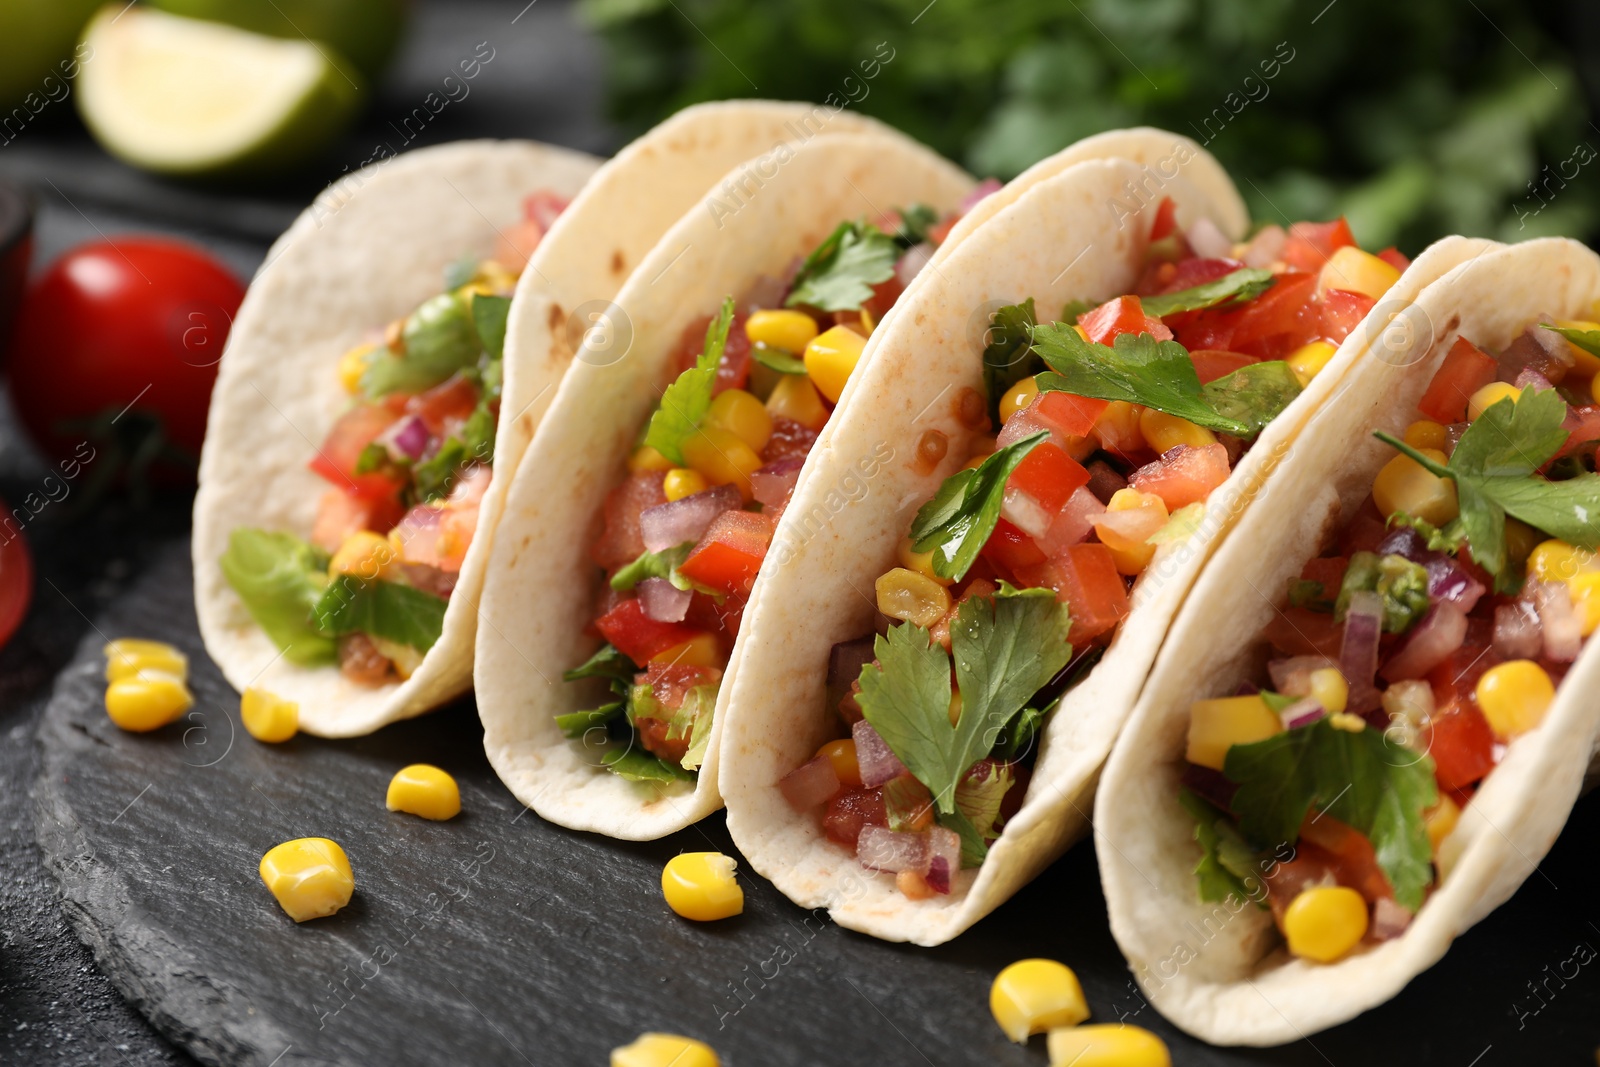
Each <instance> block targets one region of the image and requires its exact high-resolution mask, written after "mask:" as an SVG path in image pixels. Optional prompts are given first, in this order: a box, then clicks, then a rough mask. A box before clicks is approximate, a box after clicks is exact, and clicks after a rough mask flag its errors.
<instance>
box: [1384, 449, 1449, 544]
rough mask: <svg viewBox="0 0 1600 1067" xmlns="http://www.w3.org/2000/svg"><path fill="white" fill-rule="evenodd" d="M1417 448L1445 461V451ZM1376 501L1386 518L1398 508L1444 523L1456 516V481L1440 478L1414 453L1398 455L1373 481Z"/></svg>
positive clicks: (1410, 513)
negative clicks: (1415, 456) (1421, 462)
mask: <svg viewBox="0 0 1600 1067" xmlns="http://www.w3.org/2000/svg"><path fill="white" fill-rule="evenodd" d="M1417 451H1419V452H1421V453H1422V454H1423V455H1425V456H1427V457H1428V458H1429V459H1431V460H1433V461H1434V462H1435V463H1444V462H1445V454H1444V453H1443V452H1439V451H1436V450H1434V449H1431V448H1419V449H1417ZM1372 502H1373V503H1374V504H1376V505H1377V506H1378V510H1379V511H1381V512H1382V513H1383V516H1384V518H1388V517H1389V516H1391V515H1393V514H1394V513H1395V512H1397V511H1403V512H1405V513H1406V514H1407V515H1411V516H1414V517H1416V518H1419V519H1423V520H1425V521H1427V522H1431V523H1433V525H1435V526H1443V525H1444V524H1445V523H1447V522H1449V521H1450V520H1451V519H1453V518H1455V517H1456V513H1457V510H1458V507H1457V504H1456V483H1455V482H1453V481H1451V480H1450V479H1448V478H1440V477H1439V476H1438V475H1436V474H1434V473H1433V472H1432V471H1430V470H1428V469H1426V468H1425V467H1423V466H1422V464H1420V463H1418V462H1417V461H1416V460H1414V459H1412V458H1411V457H1410V456H1396V457H1394V458H1393V459H1391V460H1390V461H1389V462H1388V463H1386V464H1384V466H1383V469H1382V470H1380V471H1379V472H1378V476H1377V477H1376V478H1374V479H1373V480H1372Z"/></svg>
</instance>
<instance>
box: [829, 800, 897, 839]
mask: <svg viewBox="0 0 1600 1067" xmlns="http://www.w3.org/2000/svg"><path fill="white" fill-rule="evenodd" d="M888 821H889V815H888V812H887V811H886V810H885V808H884V803H883V790H882V789H846V790H844V791H842V792H840V793H839V794H838V795H837V796H835V797H834V798H833V799H832V800H830V801H828V810H827V811H826V812H825V813H824V814H823V816H822V829H823V832H824V833H826V834H827V835H828V840H830V841H836V842H838V843H839V844H841V845H848V846H850V847H851V848H855V847H856V840H857V839H858V838H859V837H860V836H861V828H862V827H864V826H883V825H885V824H887V823H888Z"/></svg>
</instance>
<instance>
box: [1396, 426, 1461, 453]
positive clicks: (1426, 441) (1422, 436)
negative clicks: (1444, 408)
mask: <svg viewBox="0 0 1600 1067" xmlns="http://www.w3.org/2000/svg"><path fill="white" fill-rule="evenodd" d="M1401 440H1403V441H1405V443H1406V444H1408V445H1410V446H1411V447H1412V448H1431V449H1433V450H1434V451H1435V452H1443V451H1444V450H1445V448H1446V447H1447V446H1448V445H1449V444H1450V431H1449V430H1447V429H1446V428H1445V427H1443V426H1441V425H1440V424H1439V423H1437V422H1434V421H1432V420H1431V419H1418V420H1417V421H1416V422H1413V423H1412V424H1411V425H1410V426H1407V427H1406V432H1405V434H1404V436H1403V437H1402V438H1401Z"/></svg>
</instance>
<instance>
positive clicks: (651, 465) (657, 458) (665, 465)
mask: <svg viewBox="0 0 1600 1067" xmlns="http://www.w3.org/2000/svg"><path fill="white" fill-rule="evenodd" d="M672 468H673V462H672V460H670V459H668V458H667V457H666V456H663V455H662V454H661V453H660V452H657V451H656V450H655V449H653V448H651V447H650V446H649V445H640V446H639V447H638V448H636V449H634V450H633V452H632V453H631V454H630V455H629V456H628V470H630V471H632V472H633V473H634V474H638V473H640V472H641V471H669V470H671V469H672Z"/></svg>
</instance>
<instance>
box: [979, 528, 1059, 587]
mask: <svg viewBox="0 0 1600 1067" xmlns="http://www.w3.org/2000/svg"><path fill="white" fill-rule="evenodd" d="M982 554H983V555H985V556H988V557H989V558H990V559H992V560H994V561H995V562H996V563H998V564H999V565H1000V566H1002V567H1004V568H1005V569H1006V571H1007V572H1008V573H1010V574H1015V573H1016V572H1017V570H1018V569H1019V568H1022V567H1032V566H1036V565H1038V564H1040V563H1043V562H1044V560H1045V555H1044V552H1043V551H1042V550H1041V549H1040V548H1039V546H1038V545H1037V544H1035V543H1034V540H1033V538H1031V537H1029V536H1028V535H1027V534H1025V533H1023V532H1022V531H1021V530H1019V529H1017V528H1016V527H1015V526H1013V525H1011V523H1009V522H1007V521H1006V520H1005V519H1001V520H1000V521H998V522H997V523H995V527H994V533H992V534H990V535H989V540H987V541H985V542H984V544H983V552H982Z"/></svg>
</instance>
